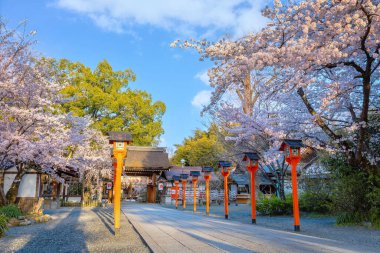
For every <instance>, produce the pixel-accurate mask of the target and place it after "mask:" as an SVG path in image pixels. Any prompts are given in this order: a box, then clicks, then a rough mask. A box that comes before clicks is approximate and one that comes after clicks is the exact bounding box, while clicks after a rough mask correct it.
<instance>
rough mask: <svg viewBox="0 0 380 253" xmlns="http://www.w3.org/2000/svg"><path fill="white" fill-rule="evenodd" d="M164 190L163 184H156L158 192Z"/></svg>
mask: <svg viewBox="0 0 380 253" xmlns="http://www.w3.org/2000/svg"><path fill="white" fill-rule="evenodd" d="M163 189H164V183H158V190H159V191H162V190H163Z"/></svg>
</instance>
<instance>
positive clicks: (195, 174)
mask: <svg viewBox="0 0 380 253" xmlns="http://www.w3.org/2000/svg"><path fill="white" fill-rule="evenodd" d="M200 175H201V173H200V172H199V171H190V176H191V181H192V182H193V193H194V200H193V211H194V213H196V212H197V182H198V177H199V176H200Z"/></svg>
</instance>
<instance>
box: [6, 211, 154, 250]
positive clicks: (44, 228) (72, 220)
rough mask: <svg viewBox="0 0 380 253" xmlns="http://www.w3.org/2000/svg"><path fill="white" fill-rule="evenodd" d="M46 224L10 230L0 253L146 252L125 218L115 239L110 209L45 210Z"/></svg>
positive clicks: (122, 219) (145, 248) (146, 248)
mask: <svg viewBox="0 0 380 253" xmlns="http://www.w3.org/2000/svg"><path fill="white" fill-rule="evenodd" d="M46 213H48V214H50V215H51V216H52V217H53V220H52V221H49V222H48V223H45V224H33V225H30V226H25V227H12V228H11V229H10V230H9V231H8V232H7V236H5V237H3V238H0V252H1V253H2V252H28V253H29V252H38V253H41V252H49V253H50V252H107V253H111V252H149V248H148V247H146V246H145V244H144V243H143V241H142V240H141V238H140V237H139V235H138V233H136V231H135V230H134V229H133V227H132V225H131V224H130V223H129V221H128V220H127V219H126V217H125V216H124V215H122V216H121V230H120V234H119V235H118V236H114V231H113V209H112V208H61V209H57V210H50V211H46Z"/></svg>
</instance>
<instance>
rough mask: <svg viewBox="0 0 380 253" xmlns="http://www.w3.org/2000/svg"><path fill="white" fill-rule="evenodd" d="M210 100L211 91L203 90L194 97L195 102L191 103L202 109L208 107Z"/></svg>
mask: <svg viewBox="0 0 380 253" xmlns="http://www.w3.org/2000/svg"><path fill="white" fill-rule="evenodd" d="M210 98H211V91H210V90H202V91H200V92H198V93H197V94H196V95H195V96H194V98H193V100H192V101H191V104H192V105H193V106H195V107H197V108H199V109H202V108H203V106H205V105H208V104H209V103H210Z"/></svg>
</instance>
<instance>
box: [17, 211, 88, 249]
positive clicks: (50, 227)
mask: <svg viewBox="0 0 380 253" xmlns="http://www.w3.org/2000/svg"><path fill="white" fill-rule="evenodd" d="M81 212H82V210H81V209H80V208H73V209H65V210H62V209H60V210H57V211H54V210H52V211H47V212H46V213H49V214H55V213H56V214H57V215H59V216H60V218H59V219H57V220H52V221H50V222H48V223H46V224H42V225H43V226H38V225H34V226H35V227H29V228H30V229H34V233H33V231H30V230H29V233H31V232H32V238H31V239H30V240H29V241H28V242H27V243H26V244H25V245H24V246H23V247H22V248H21V249H20V250H18V251H16V252H89V250H88V249H87V246H86V241H85V234H84V231H83V228H82V226H81V225H80V223H79V217H80V214H81Z"/></svg>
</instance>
